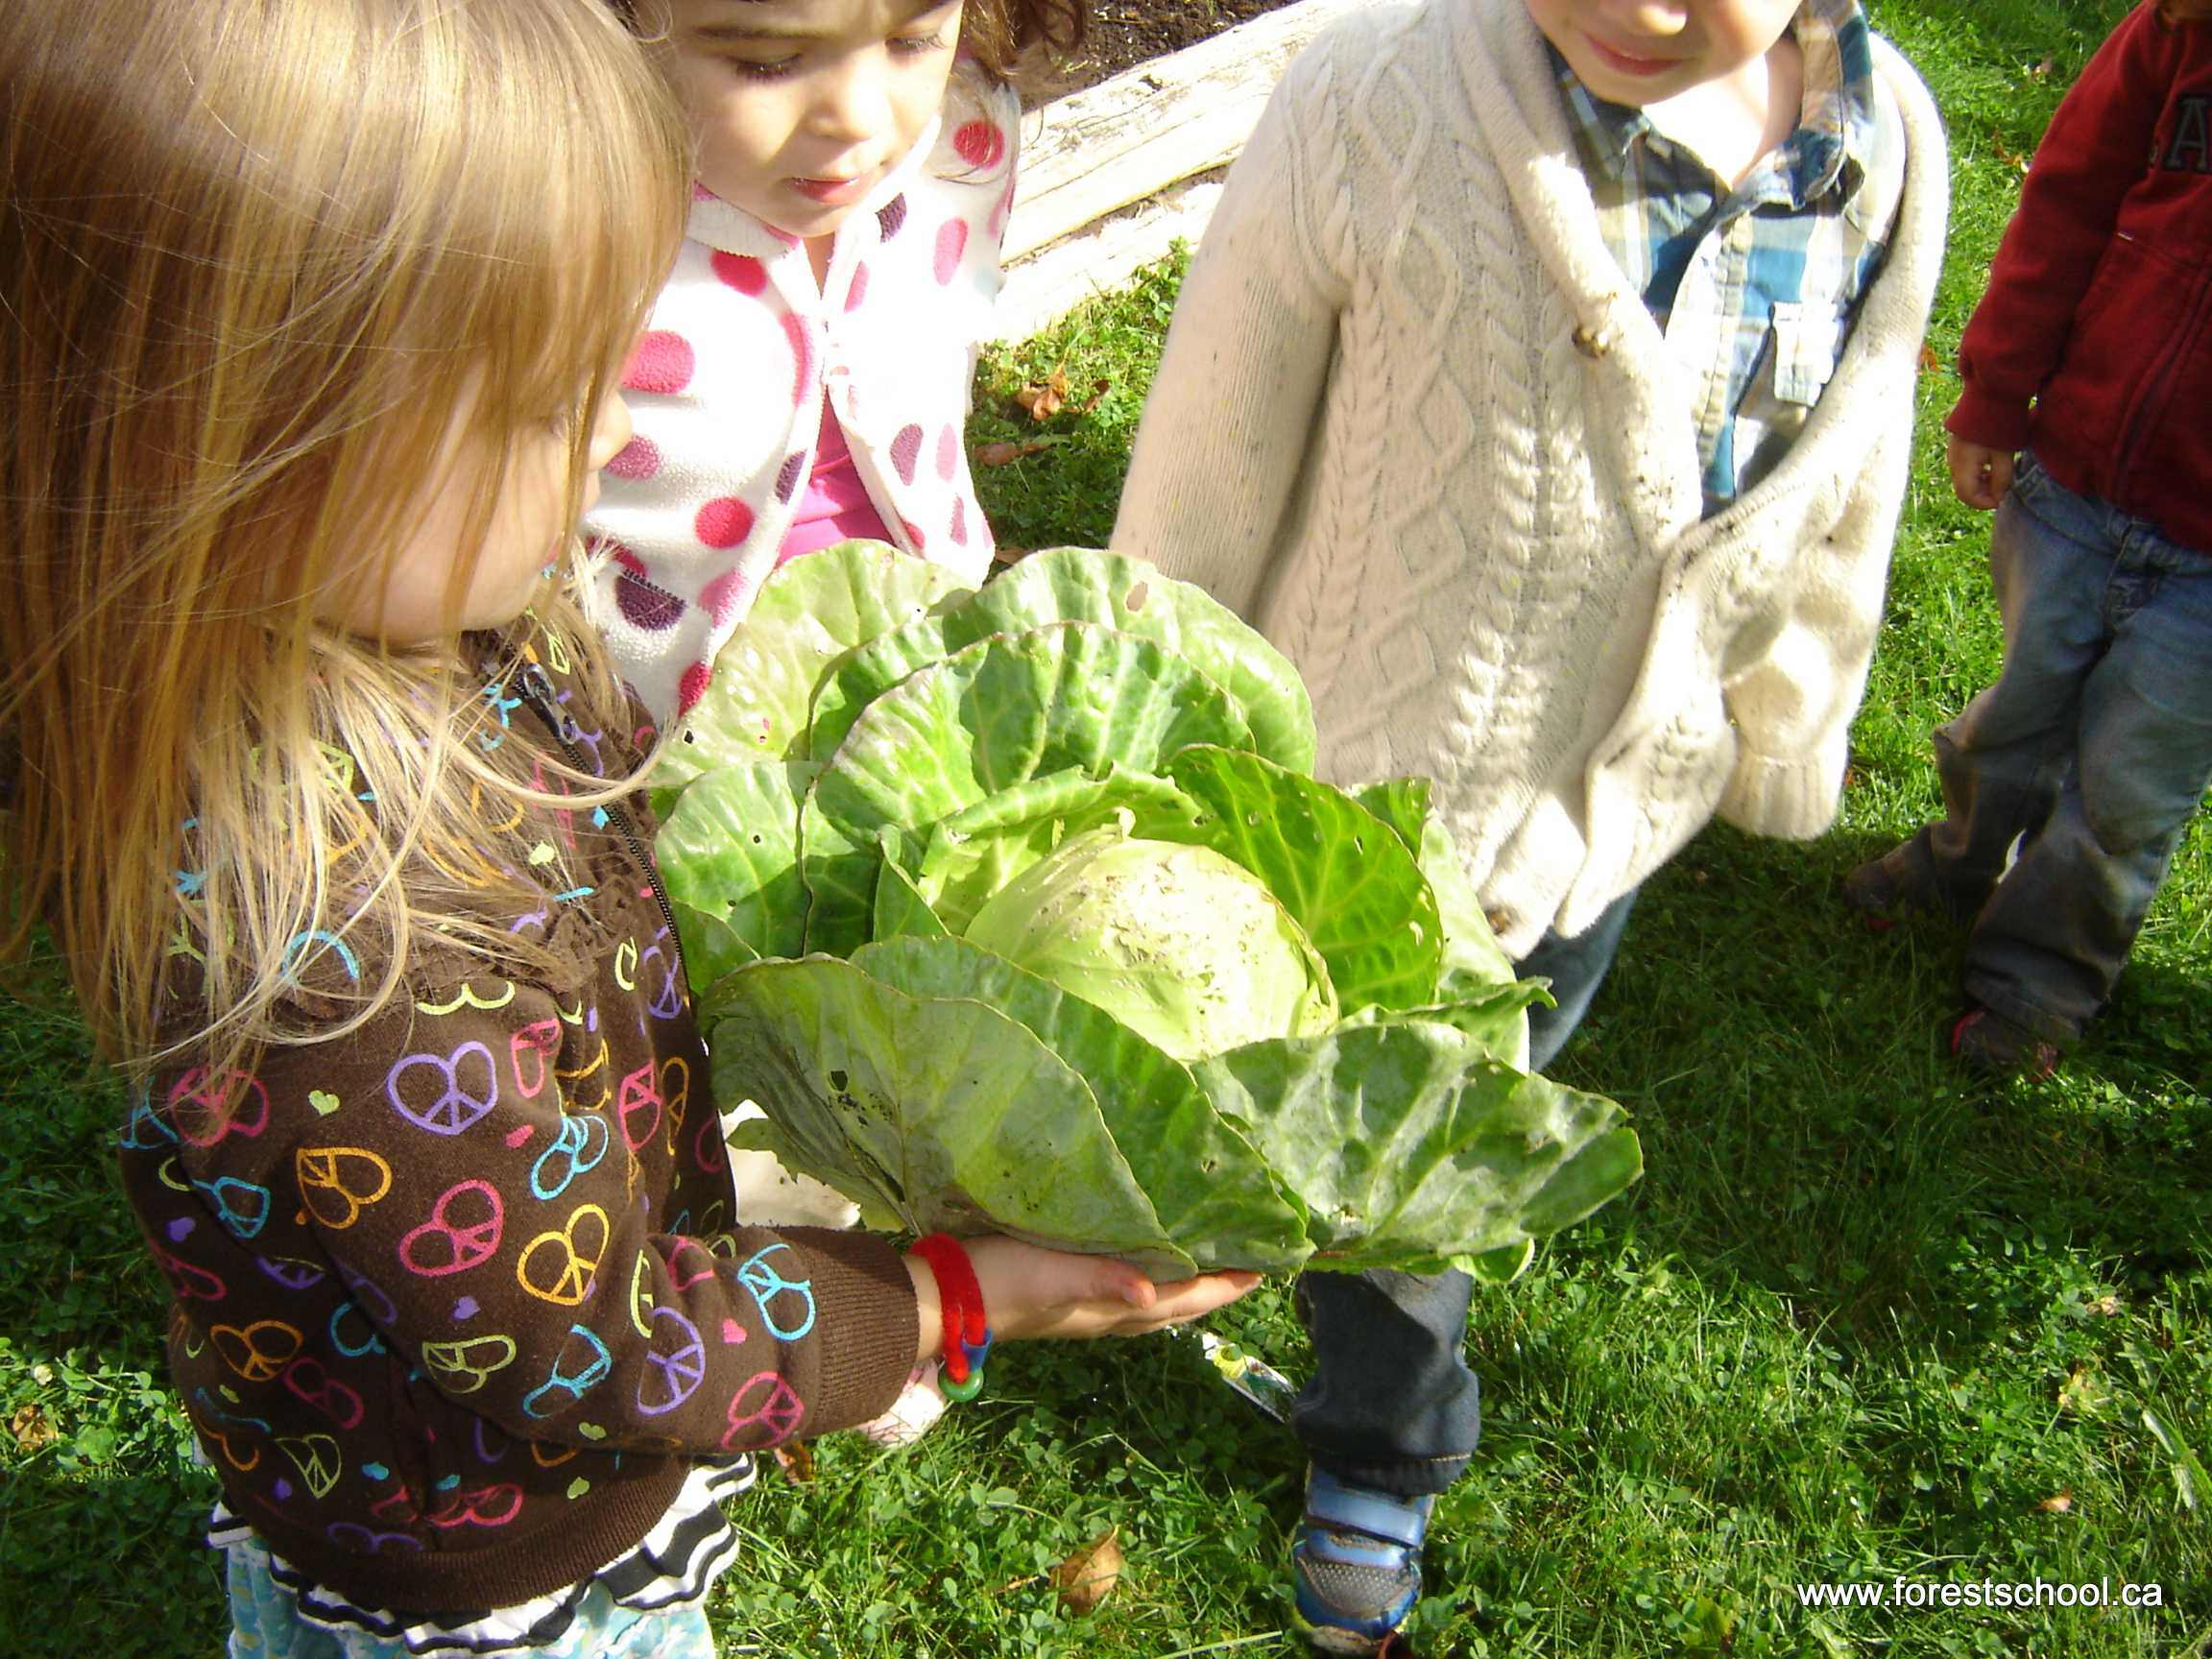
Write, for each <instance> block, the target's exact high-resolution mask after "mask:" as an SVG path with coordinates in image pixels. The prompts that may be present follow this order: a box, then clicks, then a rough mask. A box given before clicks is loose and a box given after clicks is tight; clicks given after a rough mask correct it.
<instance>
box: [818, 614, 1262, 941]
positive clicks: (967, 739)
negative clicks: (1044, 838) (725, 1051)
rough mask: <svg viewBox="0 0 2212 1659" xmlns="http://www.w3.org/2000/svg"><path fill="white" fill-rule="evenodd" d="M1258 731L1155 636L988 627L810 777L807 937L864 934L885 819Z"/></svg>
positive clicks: (903, 688)
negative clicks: (1048, 776) (1047, 776)
mask: <svg viewBox="0 0 2212 1659" xmlns="http://www.w3.org/2000/svg"><path fill="white" fill-rule="evenodd" d="M1250 739H1251V733H1250V732H1249V730H1248V729H1247V728H1246V726H1245V724H1244V721H1243V717H1242V716H1241V715H1239V714H1238V712H1237V710H1236V709H1235V707H1234V706H1233V705H1232V704H1231V702H1230V700H1229V698H1228V696H1227V694H1226V693H1224V692H1223V691H1222V690H1221V688H1220V687H1219V686H1217V685H1214V683H1213V682H1212V681H1210V680H1208V679H1207V678H1206V677H1205V676H1204V675H1203V674H1200V673H1199V672H1198V671H1197V670H1196V669H1194V668H1191V667H1190V666H1189V665H1188V664H1186V663H1182V662H1178V661H1175V660H1174V659H1173V658H1170V657H1169V656H1167V655H1166V653H1165V652H1163V651H1162V650H1161V649H1160V647H1159V646H1157V645H1155V644H1153V643H1152V642H1151V641H1150V640H1148V639H1138V638H1133V637H1130V636H1129V635H1126V634H1116V633H1113V632H1111V631H1110V630H1107V629H1104V628H1094V627H1092V626H1090V625H1089V624H1087V623H1081V622H1062V623H1056V624H1054V625H1053V626H1051V627H1048V628H1040V629H1037V630H1035V631H1034V632H1032V633H1028V634H1021V635H1011V636H1009V635H994V636H992V637H989V638H986V639H980V640H978V641H976V643H974V645H971V646H968V647H967V648H966V649H964V650H962V651H960V652H958V653H956V654H955V655H953V656H951V657H948V658H947V659H946V660H945V661H942V662H937V663H932V664H931V665H930V666H929V667H926V668H923V669H920V670H918V671H917V672H915V673H913V674H911V675H909V676H908V677H907V678H906V679H905V680H903V681H902V682H901V683H900V684H899V685H896V686H894V687H893V688H892V689H890V690H889V691H886V692H885V693H884V694H883V695H882V696H880V697H878V698H877V699H876V700H875V702H873V703H871V704H870V705H869V706H868V709H867V712H866V713H864V714H863V715H862V716H861V717H860V719H859V720H858V721H857V722H855V723H854V727H853V730H852V731H851V732H849V733H846V736H845V740H844V741H843V742H842V743H840V744H839V745H838V746H837V752H836V754H835V755H833V756H832V757H830V758H829V763H828V764H827V765H826V766H825V767H824V768H823V771H822V774H821V776H820V777H819V778H817V779H816V780H815V783H814V788H813V791H812V793H811V794H809V795H808V797H807V800H806V805H805V812H804V813H803V815H802V818H801V826H802V828H801V842H802V845H803V847H804V848H805V860H806V884H807V888H808V890H809V892H810V894H811V895H812V908H811V910H810V912H809V914H808V917H807V924H806V948H807V949H808V950H827V951H829V952H831V953H833V954H837V955H844V954H848V953H850V952H851V951H852V950H854V948H855V947H857V946H859V945H861V944H862V943H864V942H865V941H866V938H867V927H868V919H869V916H870V914H871V912H872V911H873V908H874V904H875V896H876V872H877V866H878V863H879V862H880V860H881V857H882V854H881V851H880V848H879V846H878V836H879V834H880V832H881V831H882V830H883V829H885V828H895V829H903V830H904V831H906V832H907V833H908V834H910V835H911V834H924V835H926V833H927V832H928V831H929V830H930V829H932V828H933V827H934V826H935V825H936V824H937V823H938V822H939V821H940V820H942V819H944V818H947V817H949V816H950V815H951V814H952V813H954V812H957V811H958V810H960V808H962V807H963V806H967V805H972V804H973V803H974V802H977V801H981V800H983V799H984V798H985V797H986V796H990V795H994V794H996V793H998V791H999V790H1001V789H1005V788H1009V787H1011V786H1012V785H1014V784H1017V783H1021V782H1024V781H1028V780H1029V779H1031V778H1034V777H1036V776H1038V775H1039V774H1041V773H1050V772H1059V771H1065V770H1067V769H1068V768H1070V767H1077V768H1080V769H1082V770H1084V771H1087V772H1091V773H1094V774H1099V775H1103V774H1104V773H1105V771H1106V769H1107V768H1108V767H1109V766H1120V767H1124V768H1127V769H1131V770H1135V771H1140V772H1156V771H1158V770H1159V769H1160V765H1161V762H1162V761H1163V760H1164V759H1165V757H1167V756H1169V755H1172V754H1173V753H1175V751H1177V750H1178V749H1183V748H1186V747H1188V746H1189V745H1190V744H1193V743H1225V744H1229V745H1231V746H1236V747H1241V746H1243V745H1244V744H1246V743H1248V742H1249V741H1250Z"/></svg>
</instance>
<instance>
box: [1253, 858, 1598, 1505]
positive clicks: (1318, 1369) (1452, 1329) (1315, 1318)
mask: <svg viewBox="0 0 2212 1659" xmlns="http://www.w3.org/2000/svg"><path fill="white" fill-rule="evenodd" d="M1635 902H1636V892H1635V889H1633V888H1631V889H1630V890H1629V891H1628V892H1626V893H1624V894H1623V895H1622V896H1621V897H1620V898H1618V899H1616V900H1614V901H1613V902H1612V903H1611V904H1610V905H1608V906H1607V907H1606V908H1605V910H1604V912H1603V913H1602V914H1601V915H1599V918H1598V920H1597V921H1596V922H1594V923H1592V924H1591V925H1590V926H1588V927H1587V928H1585V929H1584V930H1583V931H1581V932H1580V933H1577V934H1576V935H1575V937H1574V938H1572V939H1562V938H1561V937H1559V935H1558V934H1556V933H1547V934H1546V935H1545V936H1544V937H1543V939H1542V940H1541V941H1539V942H1538V944H1537V946H1536V948H1535V950H1531V951H1530V952H1529V953H1528V954H1527V956H1524V957H1523V958H1522V959H1521V961H1520V962H1519V964H1518V965H1517V966H1518V968H1519V970H1520V973H1521V975H1522V977H1524V978H1528V977H1531V976H1534V975H1537V974H1541V975H1543V976H1544V977H1546V978H1548V979H1550V980H1551V996H1552V998H1553V999H1554V1000H1555V1001H1556V1002H1557V1004H1558V1006H1557V1007H1555V1008H1531V1009H1529V1010H1528V1069H1529V1070H1531V1071H1541V1070H1543V1069H1544V1068H1545V1067H1546V1066H1548V1065H1550V1064H1551V1059H1552V1056H1554V1055H1555V1054H1557V1053H1558V1052H1559V1050H1560V1049H1561V1048H1562V1047H1563V1046H1565V1045H1566V1042H1567V1039H1568V1038H1569V1037H1571V1036H1572V1035H1574V1031H1575V1026H1576V1025H1578V1024H1580V1023H1581V1021H1582V1016H1583V1015H1584V1014H1585V1013H1586V1012H1588V1010H1589V1007H1590V999H1591V998H1593V997H1594V996H1596V995H1597V992H1598V987H1599V983H1600V982H1601V981H1602V980H1603V979H1604V977H1605V971H1606V970H1607V969H1608V968H1610V967H1611V966H1612V965H1613V956H1614V953H1615V952H1616V951H1617V950H1619V949H1620V946H1621V934H1622V932H1623V929H1624V928H1625V927H1626V926H1628V912H1629V909H1630V907H1631V906H1633V905H1634V903H1635ZM1474 1292H1475V1282H1474V1281H1473V1280H1471V1279H1469V1278H1468V1277H1467V1275H1466V1274H1464V1273H1436V1274H1420V1273H1400V1272H1397V1271H1394V1270H1392V1269H1390V1268H1382V1267H1378V1268H1370V1269H1369V1270H1368V1271H1366V1272H1364V1273H1308V1274H1305V1275H1303V1276H1302V1277H1301V1278H1300V1279H1299V1281H1298V1287H1297V1290H1296V1292H1295V1297H1294V1301H1295V1305H1296V1307H1297V1310H1298V1317H1299V1318H1300V1320H1301V1321H1303V1322H1304V1324H1305V1326H1306V1330H1307V1333H1308V1334H1309V1335H1310V1336H1311V1337H1312V1340H1313V1377H1312V1380H1311V1381H1310V1382H1309V1383H1307V1384H1306V1386H1305V1388H1304V1389H1302V1390H1301V1391H1300V1392H1299V1395H1298V1398H1297V1400H1296V1401H1295V1402H1293V1403H1292V1405H1291V1407H1290V1427H1291V1428H1292V1429H1294V1430H1295V1431H1297V1434H1298V1438H1299V1440H1300V1442H1301V1443H1303V1444H1304V1446H1305V1448H1306V1455H1308V1456H1309V1457H1310V1458H1311V1459H1312V1460H1313V1461H1314V1462H1315V1463H1316V1464H1318V1465H1320V1466H1321V1467H1322V1468H1324V1469H1326V1470H1328V1471H1329V1472H1330V1473H1331V1474H1332V1475H1334V1476H1335V1477H1336V1478H1337V1479H1339V1480H1347V1481H1350V1482H1351V1483H1352V1484H1354V1485H1356V1486H1368V1487H1373V1488H1374V1489H1376V1490H1378V1491H1382V1492H1391V1493H1395V1494H1397V1495H1398V1496H1399V1497H1401V1498H1419V1497H1423V1496H1425V1495H1427V1494H1429V1493H1431V1492H1441V1491H1443V1490H1444V1488H1445V1487H1447V1486H1449V1485H1451V1484H1452V1482H1453V1481H1455V1480H1456V1479H1458V1478H1459V1476H1460V1473H1461V1472H1462V1471H1463V1470H1464V1469H1465V1468H1466V1467H1467V1459H1468V1458H1469V1457H1470V1456H1471V1455H1473V1454H1474V1451H1475V1446H1476V1443H1477V1441H1479V1439H1480V1438H1481V1435H1482V1392H1481V1386H1480V1384H1479V1383H1477V1382H1476V1380H1475V1373H1474V1372H1472V1371H1470V1370H1469V1369H1468V1368H1467V1361H1466V1359H1465V1358H1463V1357H1462V1356H1461V1352H1460V1350H1461V1346H1462V1344H1463V1343H1464V1341H1465V1339H1466V1335H1467V1308H1468V1304H1469V1303H1470V1302H1471V1301H1472V1300H1473V1298H1474Z"/></svg>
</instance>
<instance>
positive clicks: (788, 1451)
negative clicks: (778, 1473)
mask: <svg viewBox="0 0 2212 1659" xmlns="http://www.w3.org/2000/svg"><path fill="white" fill-rule="evenodd" d="M776 1466H777V1467H778V1468H779V1469H781V1470H782V1471H783V1479H786V1480H788V1481H790V1482H791V1484H792V1485H794V1486H804V1485H805V1484H806V1483H807V1482H808V1481H809V1480H811V1479H814V1448H813V1447H811V1446H809V1445H807V1444H806V1442H805V1441H804V1440H792V1441H787V1442H786V1443H785V1444H783V1445H781V1446H779V1447H777V1448H776Z"/></svg>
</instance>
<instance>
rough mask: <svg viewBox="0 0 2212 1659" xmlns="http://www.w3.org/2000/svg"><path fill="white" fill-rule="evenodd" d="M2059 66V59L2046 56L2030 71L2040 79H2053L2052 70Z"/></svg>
mask: <svg viewBox="0 0 2212 1659" xmlns="http://www.w3.org/2000/svg"><path fill="white" fill-rule="evenodd" d="M2057 67H2058V60H2056V58H2046V59H2044V60H2043V61H2042V62H2040V63H2038V64H2036V65H2035V67H2034V68H2032V69H2031V70H2029V71H2028V73H2029V74H2031V75H2032V76H2034V77H2035V79H2036V80H2038V81H2048V80H2050V79H2051V71H2052V70H2054V69H2056V68H2057Z"/></svg>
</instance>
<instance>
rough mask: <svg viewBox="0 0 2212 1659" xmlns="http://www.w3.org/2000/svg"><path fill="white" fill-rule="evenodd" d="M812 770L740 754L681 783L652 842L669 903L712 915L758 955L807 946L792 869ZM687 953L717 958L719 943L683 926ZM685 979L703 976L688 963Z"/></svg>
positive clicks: (801, 890) (721, 951)
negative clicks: (801, 809) (741, 757)
mask: <svg viewBox="0 0 2212 1659" xmlns="http://www.w3.org/2000/svg"><path fill="white" fill-rule="evenodd" d="M816 770H817V768H815V767H812V766H808V765H804V764H799V763H786V762H783V761H781V760H737V761H733V762H732V763H730V764H728V765H724V766H721V767H719V768H717V769H716V770H714V771H711V772H708V773H704V774H702V775H701V776H699V777H697V778H694V779H693V780H692V781H690V782H689V783H687V784H686V785H685V788H684V792H683V794H682V795H680V796H679V797H678V798H677V801H676V805H675V807H674V808H673V809H672V810H671V811H670V812H669V814H668V816H667V818H666V819H665V820H664V821H663V822H662V823H661V833H660V835H659V836H658V837H657V839H656V844H655V846H656V854H657V861H658V862H659V864H660V866H661V883H662V885H663V886H664V887H665V888H666V889H667V892H668V897H669V900H670V901H671V902H673V903H678V904H682V905H685V906H686V907H688V908H690V909H692V910H694V911H695V912H698V913H700V914H704V915H706V916H709V917H711V918H713V919H714V920H715V921H716V922H718V923H720V924H721V925H722V926H724V927H727V928H728V929H730V930H731V932H732V933H733V934H734V935H735V936H736V938H737V939H739V940H741V941H742V942H743V943H744V945H745V946H746V947H747V948H748V949H749V950H751V952H752V953H753V954H755V955H757V956H796V955H798V954H799V952H800V951H801V950H803V949H804V948H805V924H806V884H805V881H804V880H803V879H801V877H800V871H799V867H798V864H799V807H800V802H801V801H802V799H803V798H804V797H805V793H806V789H807V786H808V784H810V783H811V782H812V781H813V780H814V774H815V772H816ZM678 922H679V928H678V930H679V932H680V933H681V934H682V936H683V940H684V949H685V953H686V954H687V955H691V956H695V957H699V958H702V959H704V958H707V957H709V956H712V957H713V958H714V959H716V960H720V959H722V958H723V957H725V956H726V955H727V954H728V952H727V949H726V947H724V946H722V945H721V944H719V943H717V944H714V945H712V946H710V945H709V942H708V941H707V940H706V939H705V938H704V937H701V938H697V939H695V938H694V936H693V934H692V933H691V932H688V931H685V930H684V929H683V927H682V926H681V924H682V917H681V915H680V916H679V917H678ZM692 977H693V978H694V979H695V980H696V981H697V982H698V983H699V984H700V985H702V986H704V985H706V984H708V983H709V977H708V976H707V975H706V974H703V973H701V971H700V969H699V967H698V965H697V964H696V963H695V964H694V967H693V972H692Z"/></svg>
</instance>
